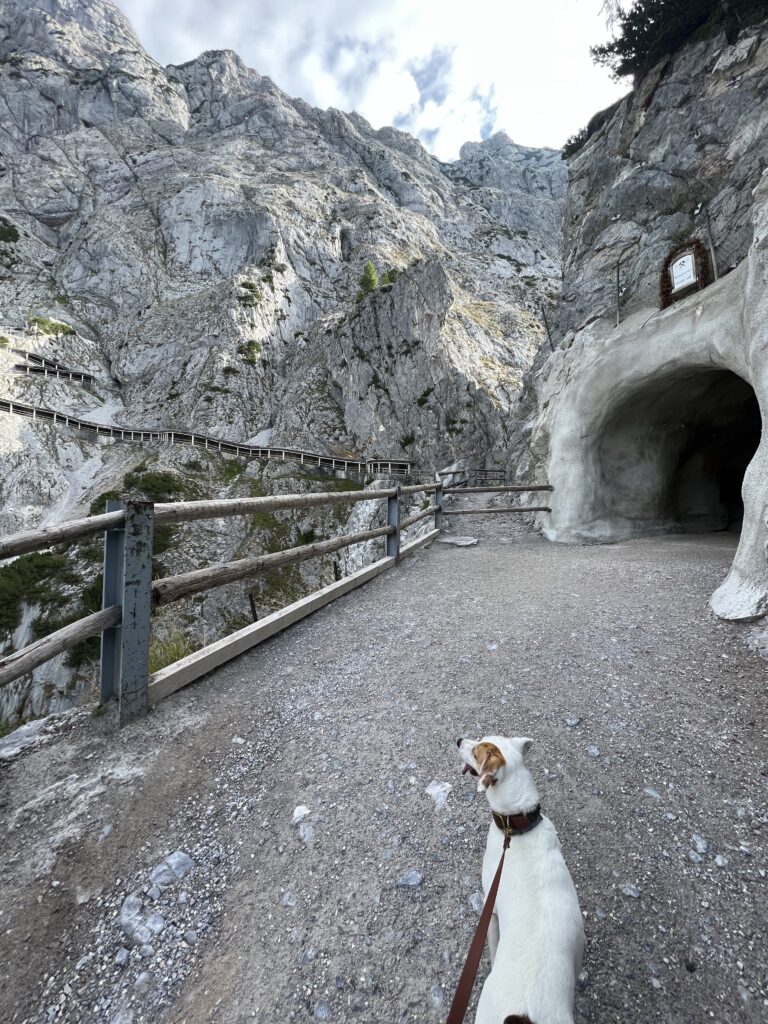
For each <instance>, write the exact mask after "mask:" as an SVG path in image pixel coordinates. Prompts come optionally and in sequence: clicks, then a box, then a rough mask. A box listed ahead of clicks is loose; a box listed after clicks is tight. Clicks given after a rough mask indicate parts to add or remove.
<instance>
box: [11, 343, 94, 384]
mask: <svg viewBox="0 0 768 1024" xmlns="http://www.w3.org/2000/svg"><path fill="white" fill-rule="evenodd" d="M10 351H11V352H13V354H14V355H17V356H21V357H22V358H23V359H25V360H26V362H24V363H16V365H15V366H14V367H13V368H14V370H15V371H16V373H24V374H27V375H28V376H35V377H58V378H59V379H60V380H70V381H73V382H74V383H76V384H82V385H83V387H85V388H87V389H88V390H89V391H91V390H93V385H94V381H95V378H94V377H93V376H92V375H91V374H90V373H85V372H84V371H83V370H73V369H72V368H71V367H69V366H63V365H62V364H61V363H57V362H55V361H54V360H53V359H47V358H46V357H45V356H39V355H37V354H36V353H34V352H28V351H27V350H26V349H24V348H12V349H11V350H10Z"/></svg>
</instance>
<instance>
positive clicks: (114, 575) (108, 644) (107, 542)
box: [100, 499, 125, 704]
mask: <svg viewBox="0 0 768 1024" xmlns="http://www.w3.org/2000/svg"><path fill="white" fill-rule="evenodd" d="M123 508H125V503H124V502H122V501H114V500H112V499H110V500H109V501H107V509H106V511H107V512H117V511H119V510H120V509H123ZM124 552H125V527H124V526H120V527H118V528H117V529H115V530H105V532H104V586H103V589H102V601H101V607H102V608H111V607H112V605H115V604H122V601H123V565H124V560H125V554H124ZM100 677H101V680H100V681H101V703H102V704H106V703H107V701H108V700H111V699H112V698H113V697H114V696H115V695H116V694H117V690H118V687H119V681H120V625H119V624H118V625H117V626H112V627H111V628H110V629H105V630H104V632H103V633H102V634H101V671H100Z"/></svg>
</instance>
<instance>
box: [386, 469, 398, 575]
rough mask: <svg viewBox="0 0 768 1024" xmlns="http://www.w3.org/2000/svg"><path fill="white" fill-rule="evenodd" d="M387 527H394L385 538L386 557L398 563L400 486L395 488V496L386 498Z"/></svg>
mask: <svg viewBox="0 0 768 1024" xmlns="http://www.w3.org/2000/svg"><path fill="white" fill-rule="evenodd" d="M387 526H394V528H395V532H394V533H390V534H389V535H388V536H387V557H388V558H391V557H392V556H394V558H395V560H396V561H398V562H399V561H400V484H398V485H397V487H396V488H395V494H394V495H393V496H392V497H391V498H387Z"/></svg>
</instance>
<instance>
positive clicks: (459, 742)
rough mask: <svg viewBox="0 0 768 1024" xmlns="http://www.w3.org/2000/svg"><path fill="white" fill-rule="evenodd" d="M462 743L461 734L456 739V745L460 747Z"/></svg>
mask: <svg viewBox="0 0 768 1024" xmlns="http://www.w3.org/2000/svg"><path fill="white" fill-rule="evenodd" d="M461 744H462V738H461V736H459V738H458V739H457V740H456V746H457V747H460V746H461Z"/></svg>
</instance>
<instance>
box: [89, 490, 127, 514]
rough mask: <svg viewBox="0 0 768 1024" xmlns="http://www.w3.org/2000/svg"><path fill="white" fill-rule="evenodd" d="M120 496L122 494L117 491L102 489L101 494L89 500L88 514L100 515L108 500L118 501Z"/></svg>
mask: <svg viewBox="0 0 768 1024" xmlns="http://www.w3.org/2000/svg"><path fill="white" fill-rule="evenodd" d="M122 497H123V496H122V494H121V493H120V492H119V491H103V492H102V493H101V494H98V495H97V496H96V497H95V498H94V499H93V501H92V502H91V507H90V508H89V509H88V515H89V516H100V515H102V514H103V513H104V511H105V510H106V507H107V502H108V501H120V500H121V499H122Z"/></svg>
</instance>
